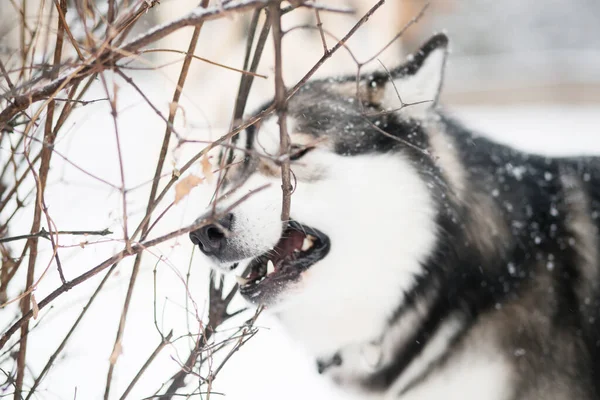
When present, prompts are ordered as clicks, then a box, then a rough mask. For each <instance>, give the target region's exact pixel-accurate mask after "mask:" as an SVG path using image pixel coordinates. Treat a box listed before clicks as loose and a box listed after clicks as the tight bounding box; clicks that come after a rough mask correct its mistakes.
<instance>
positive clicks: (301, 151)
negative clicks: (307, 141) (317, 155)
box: [290, 144, 314, 161]
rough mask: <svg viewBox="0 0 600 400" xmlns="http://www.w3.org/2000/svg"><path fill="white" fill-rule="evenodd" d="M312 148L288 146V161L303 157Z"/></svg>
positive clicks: (295, 145) (296, 145)
mask: <svg viewBox="0 0 600 400" xmlns="http://www.w3.org/2000/svg"><path fill="white" fill-rule="evenodd" d="M313 149H314V147H306V146H300V145H298V144H292V145H291V146H290V161H296V160H299V159H301V158H302V157H304V155H305V154H306V153H308V152H309V151H311V150H313Z"/></svg>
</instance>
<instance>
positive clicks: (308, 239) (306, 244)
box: [302, 236, 313, 251]
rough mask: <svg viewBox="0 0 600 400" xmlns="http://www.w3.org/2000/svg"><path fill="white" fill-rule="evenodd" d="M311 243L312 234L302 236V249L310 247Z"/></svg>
mask: <svg viewBox="0 0 600 400" xmlns="http://www.w3.org/2000/svg"><path fill="white" fill-rule="evenodd" d="M312 245H313V238H312V236H307V237H305V238H304V240H303V241H302V251H306V250H308V249H310V248H311V247H312Z"/></svg>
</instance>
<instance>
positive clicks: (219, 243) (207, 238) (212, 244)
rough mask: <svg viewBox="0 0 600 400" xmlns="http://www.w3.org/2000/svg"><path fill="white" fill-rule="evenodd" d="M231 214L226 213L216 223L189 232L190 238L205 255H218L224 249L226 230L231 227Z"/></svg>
mask: <svg viewBox="0 0 600 400" xmlns="http://www.w3.org/2000/svg"><path fill="white" fill-rule="evenodd" d="M232 221H233V214H227V215H226V216H225V217H223V218H221V219H220V220H219V221H217V223H214V224H208V225H205V226H203V227H202V228H200V229H197V230H195V231H192V232H190V240H191V241H192V243H194V244H195V245H198V247H200V250H201V251H202V252H203V253H204V254H206V255H207V256H217V257H218V256H219V255H220V253H222V252H223V251H224V248H225V242H226V241H227V232H228V231H229V229H230V228H231V224H232Z"/></svg>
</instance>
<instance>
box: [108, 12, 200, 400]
mask: <svg viewBox="0 0 600 400" xmlns="http://www.w3.org/2000/svg"><path fill="white" fill-rule="evenodd" d="M207 5H208V0H202V4H201V5H200V7H203V8H206V6H207ZM202 25H203V23H202V22H201V23H200V24H198V25H197V26H196V27H195V28H194V32H193V33H192V38H191V39H190V44H189V46H188V52H187V54H186V58H185V60H184V62H183V66H182V67H181V73H180V75H179V80H178V82H177V87H176V88H175V93H174V94H173V100H172V102H171V107H169V120H168V123H167V124H166V129H165V134H164V137H163V143H162V146H161V150H160V155H159V157H158V162H157V164H156V170H155V172H154V180H153V181H152V187H151V189H150V195H149V197H148V204H147V207H146V215H147V216H148V218H144V221H142V224H140V226H141V240H145V239H146V236H147V233H148V226H149V225H148V223H149V221H150V216H151V215H152V210H153V209H154V202H155V200H156V193H157V191H158V184H159V182H160V176H161V174H162V169H163V165H164V162H165V159H166V155H167V150H168V148H169V142H170V140H171V133H172V126H173V123H174V121H175V115H176V113H177V109H178V107H176V106H175V107H174V106H173V105H177V104H178V103H179V99H180V96H181V92H182V90H183V86H184V85H185V81H186V79H187V74H188V71H189V68H190V65H191V61H192V56H193V54H194V51H195V50H196V46H197V44H198V38H199V37H200V32H201V30H202ZM138 229H139V228H138ZM138 229H136V233H137V231H138ZM134 237H135V233H134ZM141 262H142V253H138V254H137V256H136V258H135V261H134V263H133V268H132V271H131V277H130V279H129V286H128V288H127V294H126V296H125V302H124V303H123V311H122V312H121V318H120V320H119V327H118V329H117V335H116V338H115V344H114V348H113V354H116V353H115V352H117V351H118V348H119V347H120V346H121V341H122V340H123V334H124V332H125V324H126V321H127V313H128V311H129V304H130V302H131V297H132V295H133V289H134V287H135V283H136V280H137V275H138V272H139V268H140V265H141ZM116 356H117V357H118V354H117V355H116ZM111 359H113V360H115V361H116V357H114V358H111ZM115 364H116V362H111V363H110V365H109V369H108V374H107V377H106V388H105V391H104V398H105V399H106V400H108V396H109V392H110V386H111V381H112V376H113V372H114V366H115Z"/></svg>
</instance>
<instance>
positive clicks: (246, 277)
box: [238, 221, 330, 303]
mask: <svg viewBox="0 0 600 400" xmlns="http://www.w3.org/2000/svg"><path fill="white" fill-rule="evenodd" d="M329 248H330V241H329V237H328V236H327V235H325V234H324V233H322V232H321V231H319V230H317V229H315V228H312V227H309V226H306V225H302V224H300V223H298V222H296V221H290V222H289V223H288V226H287V228H286V229H285V230H284V232H283V234H282V235H281V239H279V242H278V243H277V244H276V245H275V247H273V248H272V249H271V250H269V251H267V252H265V253H264V254H261V255H260V256H258V257H256V258H255V259H253V260H252V261H251V262H250V264H248V267H247V268H246V270H245V271H244V273H243V274H242V276H239V277H238V283H239V285H240V293H241V294H242V295H243V296H244V297H246V298H247V299H248V300H250V301H252V302H256V303H262V300H263V297H264V296H269V294H268V293H265V291H270V290H269V289H277V291H279V290H281V286H282V285H284V284H287V283H289V282H292V281H295V280H297V279H298V277H299V276H300V274H301V273H302V272H304V271H306V270H307V269H308V268H310V267H311V266H312V265H313V264H315V263H316V262H317V261H319V260H321V259H323V258H324V257H325V256H326V255H327V253H328V252H329ZM259 297H260V298H259Z"/></svg>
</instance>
